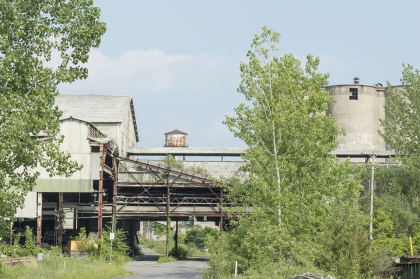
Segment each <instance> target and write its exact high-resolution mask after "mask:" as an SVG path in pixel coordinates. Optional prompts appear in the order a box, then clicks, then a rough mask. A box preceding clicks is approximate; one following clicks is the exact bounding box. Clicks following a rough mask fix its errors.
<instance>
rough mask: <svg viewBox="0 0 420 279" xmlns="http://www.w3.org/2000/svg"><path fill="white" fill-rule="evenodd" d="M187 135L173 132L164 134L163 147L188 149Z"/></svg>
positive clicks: (177, 131)
mask: <svg viewBox="0 0 420 279" xmlns="http://www.w3.org/2000/svg"><path fill="white" fill-rule="evenodd" d="M187 135H188V134H187V133H185V132H181V131H180V130H177V129H175V130H173V131H170V132H167V133H165V145H164V146H165V147H188V144H187Z"/></svg>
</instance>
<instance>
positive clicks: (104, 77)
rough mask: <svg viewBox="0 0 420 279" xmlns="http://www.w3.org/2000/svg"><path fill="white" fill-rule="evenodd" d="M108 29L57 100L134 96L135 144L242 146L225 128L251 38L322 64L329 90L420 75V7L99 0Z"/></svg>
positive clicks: (372, 2) (299, 0) (237, 98)
mask: <svg viewBox="0 0 420 279" xmlns="http://www.w3.org/2000/svg"><path fill="white" fill-rule="evenodd" d="M94 5H95V6H98V7H100V8H101V21H104V22H105V23H106V26H107V31H106V33H105V35H104V36H103V38H102V42H101V45H100V47H99V48H96V49H92V51H91V53H90V58H89V62H88V64H87V68H88V70H89V77H88V78H87V79H86V80H83V81H77V82H75V83H72V84H65V85H61V86H60V93H63V94H112V95H130V96H132V97H133V101H134V107H135V114H136V120H137V126H138V132H139V142H138V144H137V145H138V146H150V147H161V146H163V144H164V139H165V138H164V133H166V132H170V131H172V130H174V129H178V130H181V131H183V132H186V133H188V136H187V140H188V144H189V146H190V147H246V145H245V143H244V142H242V141H241V140H240V139H238V138H235V137H234V136H233V134H232V133H231V132H230V131H229V130H228V129H227V127H226V126H225V125H223V124H222V121H223V120H224V119H225V116H226V115H229V116H234V108H235V107H237V106H238V105H239V104H240V103H243V102H245V98H244V97H243V95H241V94H240V93H238V92H237V90H236V89H237V87H238V85H239V83H240V73H239V64H240V62H241V61H244V62H246V61H247V58H246V53H247V51H248V50H250V46H251V43H252V39H253V38H254V36H255V34H257V33H261V28H262V27H263V26H264V25H266V26H267V27H268V28H270V29H272V30H275V31H277V32H279V33H280V34H281V38H280V45H279V48H280V50H279V53H278V54H277V55H278V56H282V55H284V54H286V53H292V54H293V55H294V56H295V57H297V58H299V59H300V60H302V64H304V63H305V60H306V56H307V55H308V54H313V55H315V56H319V57H320V60H321V63H320V67H319V71H320V72H322V73H329V74H330V78H329V83H330V85H335V84H349V83H352V82H353V78H354V77H355V76H358V77H359V78H360V83H361V84H369V85H373V84H375V83H378V82H380V83H382V84H385V83H386V82H387V81H389V82H390V83H391V84H393V85H397V84H400V78H401V71H402V64H403V63H405V64H411V65H413V66H414V67H415V68H420V54H419V52H420V32H419V30H420V16H419V15H418V13H419V11H420V1H415V0H411V1H407V0H401V1H390V0H385V1H383V0H382V1H377V0H369V1H361V0H354V1H345V0H343V1H337V0H331V1H323V0H319V1H312V0H307V1H304V0H295V1H279V0H277V1H274V0H272V1H268V0H259V1H256V0H254V1H250V0H224V1H222V0H212V1H210V0H201V1H198V0H195V1H192V0H190V1H186V0H178V1H174V0H159V1H142V0H123V1H115V0H96V1H95V2H94Z"/></svg>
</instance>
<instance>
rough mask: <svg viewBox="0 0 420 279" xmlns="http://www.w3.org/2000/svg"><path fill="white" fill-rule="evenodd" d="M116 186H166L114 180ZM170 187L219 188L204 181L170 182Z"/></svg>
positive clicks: (163, 185) (164, 185)
mask: <svg viewBox="0 0 420 279" xmlns="http://www.w3.org/2000/svg"><path fill="white" fill-rule="evenodd" d="M116 184H117V186H118V187H136V188H140V187H166V184H164V183H152V182H141V185H140V184H139V183H138V182H122V181H121V182H116ZM170 187H171V188H189V187H191V188H209V189H210V188H215V189H219V188H220V186H209V185H208V184H206V183H197V182H177V183H171V184H170Z"/></svg>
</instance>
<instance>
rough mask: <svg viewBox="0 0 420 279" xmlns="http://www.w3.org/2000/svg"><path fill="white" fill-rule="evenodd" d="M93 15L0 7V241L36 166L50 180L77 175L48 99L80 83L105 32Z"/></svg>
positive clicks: (77, 8) (30, 2)
mask: <svg viewBox="0 0 420 279" xmlns="http://www.w3.org/2000/svg"><path fill="white" fill-rule="evenodd" d="M99 16H100V10H99V8H97V7H94V6H93V0H89V1H84V0H71V1H47V0H40V1H39V0H36V1H35V0H16V1H1V2H0V19H1V23H2V24H1V25H0V84H1V86H0V121H1V125H0V134H1V139H0V152H1V154H3V156H1V158H0V193H1V194H0V204H1V205H2V206H1V207H0V216H2V217H1V218H0V236H2V235H5V234H6V233H7V232H8V230H9V229H10V223H11V221H12V220H14V218H15V211H16V208H18V207H20V206H23V202H24V197H25V196H26V194H27V193H28V191H30V190H31V189H32V188H33V187H34V185H35V180H36V179H37V178H38V177H39V174H40V173H39V172H38V171H34V170H35V169H36V168H37V167H42V168H44V169H45V170H46V171H47V172H48V173H49V174H50V175H51V176H53V175H63V176H69V175H71V174H72V173H74V172H75V171H77V170H79V169H81V166H80V165H79V164H77V163H76V162H74V161H71V160H70V155H69V154H68V153H64V152H62V151H60V149H59V145H60V143H61V142H62V141H63V138H62V137H61V136H60V125H59V117H60V115H61V112H60V111H59V110H58V108H57V107H56V106H54V100H55V96H57V95H58V94H59V93H58V89H57V88H58V85H59V84H60V83H64V82H74V81H76V80H78V79H85V78H86V77H87V69H86V68H84V67H83V64H85V63H87V61H88V58H89V51H90V49H91V48H92V47H98V46H99V43H100V41H101V36H102V35H103V34H104V32H105V30H106V28H105V23H103V22H100V21H99ZM52 58H54V59H52ZM53 60H54V64H52V61H53ZM46 139H47V140H46Z"/></svg>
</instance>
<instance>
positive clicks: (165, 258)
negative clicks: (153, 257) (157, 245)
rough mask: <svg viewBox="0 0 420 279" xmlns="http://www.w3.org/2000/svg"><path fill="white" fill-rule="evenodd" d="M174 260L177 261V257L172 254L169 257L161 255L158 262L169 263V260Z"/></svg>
mask: <svg viewBox="0 0 420 279" xmlns="http://www.w3.org/2000/svg"><path fill="white" fill-rule="evenodd" d="M174 261H176V258H174V257H171V256H168V257H166V256H162V257H159V259H158V261H157V263H168V262H174Z"/></svg>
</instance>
